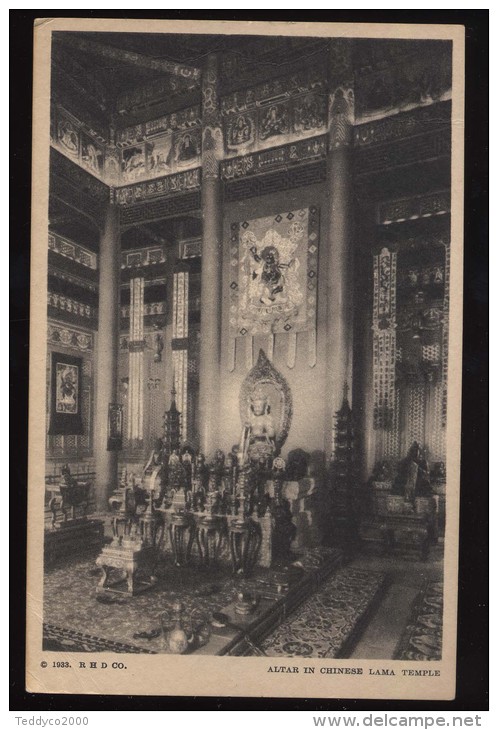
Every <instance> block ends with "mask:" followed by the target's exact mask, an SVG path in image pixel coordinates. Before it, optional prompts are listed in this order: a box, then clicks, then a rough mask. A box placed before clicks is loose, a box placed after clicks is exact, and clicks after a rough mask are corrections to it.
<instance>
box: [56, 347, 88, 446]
mask: <svg viewBox="0 0 498 730" xmlns="http://www.w3.org/2000/svg"><path fill="white" fill-rule="evenodd" d="M82 365H83V360H82V359H81V358H80V357H72V356H70V355H62V354H60V353H58V352H53V353H52V367H51V371H52V376H51V394H50V425H49V430H48V433H49V435H50V436H55V435H65V436H68V435H82V434H83V433H84V431H83V421H82V417H81V376H82Z"/></svg>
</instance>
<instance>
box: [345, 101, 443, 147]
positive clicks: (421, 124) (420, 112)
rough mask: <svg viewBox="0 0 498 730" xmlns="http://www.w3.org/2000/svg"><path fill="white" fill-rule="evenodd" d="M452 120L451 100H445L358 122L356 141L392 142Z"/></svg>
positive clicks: (368, 142) (357, 144) (370, 142)
mask: <svg viewBox="0 0 498 730" xmlns="http://www.w3.org/2000/svg"><path fill="white" fill-rule="evenodd" d="M450 122H451V102H443V103H440V104H435V105H432V106H429V107H424V108H422V109H420V108H419V109H414V110H413V111H410V112H403V113H400V114H393V115H392V116H389V117H384V118H383V119H376V120H375V121H372V122H367V123H365V124H357V125H356V127H355V130H354V141H355V145H356V146H358V147H365V146H368V145H372V144H380V143H382V142H392V141H394V140H398V139H402V138H404V137H413V136H414V135H416V134H423V133H426V132H427V129H428V128H430V129H432V130H434V129H435V128H438V129H439V128H441V127H447V126H448V125H449V124H450Z"/></svg>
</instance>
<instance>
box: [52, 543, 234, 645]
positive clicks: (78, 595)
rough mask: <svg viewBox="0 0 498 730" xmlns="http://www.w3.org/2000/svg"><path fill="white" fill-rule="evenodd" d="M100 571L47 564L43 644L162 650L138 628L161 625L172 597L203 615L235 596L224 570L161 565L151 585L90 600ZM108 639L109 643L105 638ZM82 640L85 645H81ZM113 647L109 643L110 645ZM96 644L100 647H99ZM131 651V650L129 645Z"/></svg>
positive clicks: (87, 563) (78, 564) (80, 564)
mask: <svg viewBox="0 0 498 730" xmlns="http://www.w3.org/2000/svg"><path fill="white" fill-rule="evenodd" d="M100 575H101V571H100V570H99V569H98V568H96V567H95V561H94V560H89V559H88V558H87V559H83V560H82V559H77V558H74V559H71V560H68V561H67V562H65V563H64V565H59V566H57V567H54V568H52V569H51V570H50V571H48V572H47V573H46V575H45V588H44V616H43V618H44V623H45V631H44V648H46V649H47V650H50V649H51V648H52V646H51V644H52V645H54V642H57V641H59V642H60V641H62V642H63V643H64V645H65V650H66V651H71V649H70V648H69V644H68V642H69V643H72V645H73V647H74V648H73V649H72V651H114V650H116V651H121V652H122V651H125V649H119V648H117V649H116V646H115V645H117V646H118V647H119V646H130V645H131V646H132V647H133V651H134V652H137V651H141V650H142V651H143V650H145V651H146V652H152V653H154V652H158V651H163V648H162V639H161V637H160V636H156V637H153V638H151V639H146V638H137V637H136V636H135V635H136V634H138V633H147V632H154V631H155V630H157V629H158V628H159V627H160V625H161V620H160V616H161V614H162V613H163V612H164V611H166V610H167V609H168V608H170V607H171V605H172V604H173V603H174V602H175V601H178V600H180V601H182V603H183V604H184V605H185V608H186V610H187V611H189V612H190V611H191V610H192V609H193V608H194V607H197V608H199V609H200V610H201V611H203V612H205V613H206V614H208V615H209V614H210V613H212V612H213V611H220V610H221V609H222V608H223V607H224V606H226V605H227V604H228V603H230V602H231V601H232V600H233V599H234V598H235V595H236V580H235V579H234V578H233V577H231V576H227V574H226V571H224V572H222V571H216V570H214V569H213V570H210V571H205V572H204V573H203V575H202V576H201V575H200V574H199V571H196V570H193V569H183V570H181V571H179V570H178V569H176V568H174V567H173V566H165V567H164V568H162V569H161V570H159V571H158V572H157V575H158V578H159V580H158V584H157V585H156V586H155V587H154V589H152V590H150V591H147V592H145V593H142V594H140V595H138V596H135V597H134V598H128V597H127V596H118V595H116V596H114V595H112V594H110V595H109V596H107V595H105V596H103V597H102V598H103V599H107V600H101V601H99V600H96V597H95V588H96V586H97V584H98V581H99V577H100ZM109 642H110V643H109ZM85 645H88V646H91V648H88V649H87V648H84V646H85ZM110 646H113V647H114V648H112V649H111V648H110ZM99 647H100V648H99ZM130 651H131V649H130Z"/></svg>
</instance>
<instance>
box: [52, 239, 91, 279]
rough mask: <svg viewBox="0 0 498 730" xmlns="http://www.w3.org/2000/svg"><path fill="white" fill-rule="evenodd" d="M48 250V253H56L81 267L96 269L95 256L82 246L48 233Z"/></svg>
mask: <svg viewBox="0 0 498 730" xmlns="http://www.w3.org/2000/svg"><path fill="white" fill-rule="evenodd" d="M48 248H49V250H50V251H53V252H54V253H58V254H60V255H61V256H64V257H65V258H68V259H71V260H72V261H76V262H77V263H78V264H81V265H82V266H86V267H87V268H89V269H94V270H96V269H97V254H96V253H94V252H93V251H90V250H89V249H87V248H84V247H83V246H78V245H77V244H76V243H74V242H73V241H70V240H69V239H68V238H64V237H63V236H59V235H58V234H55V233H49V234H48Z"/></svg>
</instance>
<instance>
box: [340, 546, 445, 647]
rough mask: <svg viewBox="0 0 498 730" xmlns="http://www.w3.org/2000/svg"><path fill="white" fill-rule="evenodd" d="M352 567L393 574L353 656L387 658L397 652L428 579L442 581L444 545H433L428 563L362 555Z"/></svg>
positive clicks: (390, 575)
mask: <svg viewBox="0 0 498 730" xmlns="http://www.w3.org/2000/svg"><path fill="white" fill-rule="evenodd" d="M351 565H352V567H355V568H360V569H362V570H380V571H385V572H387V573H388V574H389V577H390V585H389V587H388V588H387V590H386V592H385V594H384V597H383V599H382V601H381V602H380V604H379V606H378V608H377V610H376V611H375V613H374V615H373V616H372V618H371V619H370V621H369V623H368V625H367V627H366V629H365V630H364V632H363V635H362V636H361V638H360V640H359V641H358V643H357V644H356V647H355V648H354V650H353V652H352V653H351V657H352V658H356V659H386V658H389V657H391V656H392V655H393V653H394V651H395V649H396V646H397V644H398V642H399V640H400V638H401V634H402V632H403V629H404V627H405V626H406V624H407V622H408V618H409V615H410V610H411V606H412V603H413V600H414V599H415V597H416V596H417V594H418V593H419V591H420V590H421V588H422V586H423V584H424V582H425V581H426V580H427V579H431V580H438V579H439V580H440V579H441V576H442V574H443V548H442V545H441V544H440V545H437V546H435V547H433V548H431V551H430V556H429V559H428V560H427V562H420V561H415V560H399V559H392V558H384V557H376V556H368V555H362V556H359V557H357V558H355V559H354V560H353V562H352V563H351Z"/></svg>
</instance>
